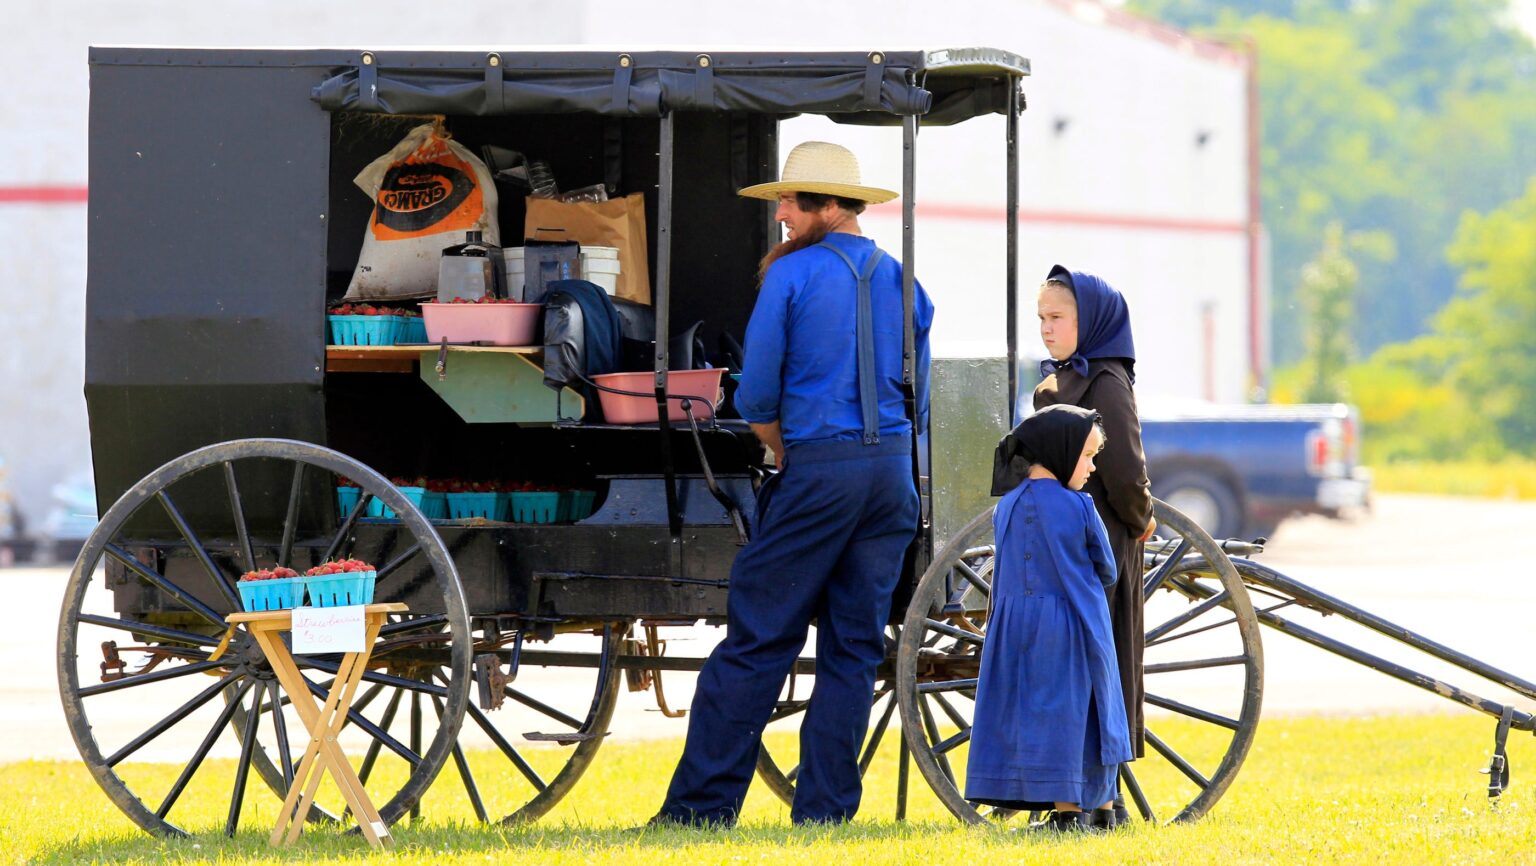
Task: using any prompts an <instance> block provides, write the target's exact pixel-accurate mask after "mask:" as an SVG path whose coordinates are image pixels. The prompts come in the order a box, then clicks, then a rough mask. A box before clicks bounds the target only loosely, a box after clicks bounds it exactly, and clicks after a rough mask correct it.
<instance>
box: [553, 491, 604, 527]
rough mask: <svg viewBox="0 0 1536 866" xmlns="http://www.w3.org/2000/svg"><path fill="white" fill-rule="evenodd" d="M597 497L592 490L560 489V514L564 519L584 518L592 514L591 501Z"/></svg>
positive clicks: (561, 518) (562, 519)
mask: <svg viewBox="0 0 1536 866" xmlns="http://www.w3.org/2000/svg"><path fill="white" fill-rule="evenodd" d="M596 498H597V493H596V491H592V490H562V491H560V515H559V518H560V520H561V521H562V522H564V521H575V520H585V519H587V518H588V517H591V516H592V502H593V500H594V499H596Z"/></svg>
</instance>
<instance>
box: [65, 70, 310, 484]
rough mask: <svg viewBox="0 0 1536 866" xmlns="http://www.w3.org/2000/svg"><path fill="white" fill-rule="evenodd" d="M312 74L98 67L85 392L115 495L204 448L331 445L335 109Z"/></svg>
mask: <svg viewBox="0 0 1536 866" xmlns="http://www.w3.org/2000/svg"><path fill="white" fill-rule="evenodd" d="M313 83H314V71H313V70H308V69H292V68H282V67H277V68H198V67H178V66H151V65H143V66H107V65H95V66H93V67H92V70H91V102H90V189H91V201H90V211H89V242H88V274H87V306H86V404H87V408H88V410H89V412H90V421H91V440H92V456H93V459H94V463H95V467H96V473H97V497H98V501H99V502H100V504H101V506H102V507H103V508H105V506H107V505H109V504H110V503H111V502H112V501H114V500H115V499H116V497H117V496H118V495H119V494H120V493H121V492H122V491H123V490H124V489H125V488H126V487H127V485H128V484H130V483H132V481H133V480H136V479H137V478H139V477H141V476H142V475H144V474H146V473H148V472H149V471H150V470H152V469H154V468H155V467H156V466H158V465H160V464H161V463H163V462H165V461H166V460H169V459H170V458H172V457H174V456H176V455H178V454H181V453H183V452H185V451H188V450H190V449H192V448H195V447H197V446H200V445H205V444H209V443H213V442H219V441H224V440H228V439H236V438H243V437H248V436H285V437H291V438H299V439H309V440H312V441H323V436H324V407H323V404H322V400H321V397H320V386H321V381H322V368H323V366H324V355H325V336H324V330H323V329H324V321H325V320H324V300H325V244H326V232H325V224H326V219H327V214H326V204H327V201H326V199H327V194H328V182H327V181H328V169H329V151H330V132H329V130H330V117H329V115H327V114H326V113H325V112H324V111H322V110H321V109H319V108H318V107H317V106H315V104H314V103H313V102H311V101H310V100H309V89H310V87H311V86H313Z"/></svg>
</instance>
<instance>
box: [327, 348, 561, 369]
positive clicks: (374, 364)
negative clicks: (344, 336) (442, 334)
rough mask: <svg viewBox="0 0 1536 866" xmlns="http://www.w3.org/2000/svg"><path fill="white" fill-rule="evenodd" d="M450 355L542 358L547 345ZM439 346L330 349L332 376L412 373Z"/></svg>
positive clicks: (328, 366) (467, 350) (468, 349)
mask: <svg viewBox="0 0 1536 866" xmlns="http://www.w3.org/2000/svg"><path fill="white" fill-rule="evenodd" d="M448 351H449V352H491V353H498V354H511V355H539V354H542V353H543V352H544V347H543V346H449V347H448ZM437 352H438V347H437V346H326V347H325V369H326V372H329V373H411V372H414V371H415V369H416V364H417V363H418V362H419V361H421V359H422V356H423V355H426V356H429V357H435V356H436V355H437Z"/></svg>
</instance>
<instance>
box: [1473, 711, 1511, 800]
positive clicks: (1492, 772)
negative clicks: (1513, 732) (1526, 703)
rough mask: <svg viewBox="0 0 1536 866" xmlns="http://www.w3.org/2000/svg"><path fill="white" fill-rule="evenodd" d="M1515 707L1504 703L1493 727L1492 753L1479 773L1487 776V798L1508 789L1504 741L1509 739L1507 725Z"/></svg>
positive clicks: (1507, 764)
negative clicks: (1496, 723)
mask: <svg viewBox="0 0 1536 866" xmlns="http://www.w3.org/2000/svg"><path fill="white" fill-rule="evenodd" d="M1514 718H1515V708H1514V706H1512V705H1509V704H1506V705H1505V706H1504V711H1503V712H1502V713H1500V714H1499V723H1498V725H1496V726H1495V727H1494V729H1493V755H1492V756H1490V757H1489V758H1488V766H1487V767H1484V768H1483V769H1481V770H1478V772H1479V773H1482V774H1483V775H1485V776H1487V777H1488V799H1490V800H1496V799H1497V798H1498V796H1499V795H1500V794H1502V793H1504V792H1505V791H1507V790H1509V754H1508V753H1507V752H1506V751H1505V743H1506V742H1507V741H1508V740H1509V725H1510V722H1512V721H1514Z"/></svg>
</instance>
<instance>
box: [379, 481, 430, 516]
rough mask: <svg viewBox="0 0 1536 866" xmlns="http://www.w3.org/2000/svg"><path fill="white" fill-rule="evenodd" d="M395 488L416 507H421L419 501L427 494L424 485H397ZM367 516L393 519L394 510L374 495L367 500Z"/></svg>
mask: <svg viewBox="0 0 1536 866" xmlns="http://www.w3.org/2000/svg"><path fill="white" fill-rule="evenodd" d="M395 489H396V490H399V491H400V492H401V493H404V494H405V498H406V499H408V500H410V502H411V504H412V505H414V506H416V507H417V508H420V507H421V501H422V499H424V498H425V497H426V495H427V488H425V487H397V488H395ZM368 516H369V517H382V518H383V519H385V520H394V519H395V510H394V509H393V508H390V507H389V506H388V505H385V504H384V502H383V500H381V499H379V498H378V497H374V498H373V499H370V500H368Z"/></svg>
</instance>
